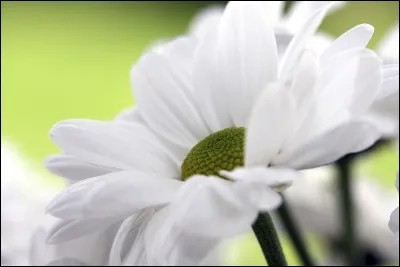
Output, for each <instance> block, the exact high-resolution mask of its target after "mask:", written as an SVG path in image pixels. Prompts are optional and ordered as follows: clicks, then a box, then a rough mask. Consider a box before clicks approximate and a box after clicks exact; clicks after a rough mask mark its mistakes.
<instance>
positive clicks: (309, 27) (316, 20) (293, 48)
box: [279, 1, 333, 79]
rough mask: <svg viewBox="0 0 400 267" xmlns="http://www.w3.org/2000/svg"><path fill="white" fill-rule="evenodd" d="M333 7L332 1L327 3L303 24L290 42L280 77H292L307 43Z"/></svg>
mask: <svg viewBox="0 0 400 267" xmlns="http://www.w3.org/2000/svg"><path fill="white" fill-rule="evenodd" d="M332 5H333V3H332V1H326V3H325V4H323V5H322V7H321V8H319V9H318V10H316V11H314V12H313V13H312V16H310V17H309V18H308V19H307V20H306V22H305V23H304V24H301V25H302V27H301V29H300V30H299V32H298V33H296V35H295V36H294V38H293V39H292V41H291V42H290V44H289V47H288V49H287V50H286V52H285V54H284V56H283V58H282V62H281V66H280V69H279V76H282V75H285V76H284V77H283V79H286V78H287V77H286V75H289V76H290V75H291V72H292V70H293V68H294V66H295V65H296V64H297V61H298V60H299V58H300V56H301V54H302V52H303V50H304V47H305V46H306V45H307V42H310V41H311V37H312V36H313V34H314V33H315V32H316V30H317V28H318V27H319V25H320V24H321V22H322V20H323V19H324V17H325V15H326V12H327V11H328V9H329V8H330V7H332Z"/></svg>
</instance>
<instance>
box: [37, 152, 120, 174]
mask: <svg viewBox="0 0 400 267" xmlns="http://www.w3.org/2000/svg"><path fill="white" fill-rule="evenodd" d="M44 164H45V166H46V168H47V169H48V170H49V171H50V172H51V173H53V174H55V175H58V176H60V177H63V178H66V179H70V180H82V179H86V178H91V177H95V176H100V175H104V174H107V173H110V172H114V171H118V169H116V168H111V167H105V166H100V165H95V164H91V163H87V162H84V161H82V160H79V159H78V158H76V157H73V156H70V155H66V154H58V155H53V156H51V157H48V158H47V159H46V161H45V163H44Z"/></svg>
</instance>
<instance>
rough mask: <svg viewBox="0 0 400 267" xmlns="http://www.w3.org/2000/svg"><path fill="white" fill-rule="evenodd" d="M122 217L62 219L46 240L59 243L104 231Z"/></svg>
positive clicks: (49, 242)
mask: <svg viewBox="0 0 400 267" xmlns="http://www.w3.org/2000/svg"><path fill="white" fill-rule="evenodd" d="M121 220H122V218H106V219H94V220H61V221H60V222H58V223H56V224H55V225H54V226H53V227H52V228H51V229H50V230H49V232H48V235H47V239H46V242H47V243H48V244H59V243H63V242H66V241H70V240H73V239H76V238H79V237H82V236H86V235H89V234H93V233H96V232H99V231H102V230H103V231H104V230H105V229H107V228H108V227H110V226H111V225H113V224H115V223H117V222H120V221H121Z"/></svg>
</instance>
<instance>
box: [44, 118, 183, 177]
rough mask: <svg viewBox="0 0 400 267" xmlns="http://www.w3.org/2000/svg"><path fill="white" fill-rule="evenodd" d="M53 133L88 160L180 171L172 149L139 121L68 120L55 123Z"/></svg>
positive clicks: (174, 173) (66, 147) (59, 142)
mask: <svg viewBox="0 0 400 267" xmlns="http://www.w3.org/2000/svg"><path fill="white" fill-rule="evenodd" d="M50 136H51V137H52V139H53V141H54V142H55V143H56V144H57V145H58V146H60V147H61V148H62V149H63V150H64V151H65V153H66V154H69V155H73V156H75V157H77V158H79V159H81V160H83V161H85V162H89V163H92V164H96V165H100V166H106V167H111V168H114V169H115V168H116V169H123V170H129V169H134V168H140V169H142V170H146V171H149V172H153V173H159V174H163V175H165V176H167V177H176V176H177V175H178V169H177V168H178V166H177V165H176V164H175V161H174V159H173V158H174V155H171V154H170V153H171V152H172V151H168V150H167V149H165V148H164V147H163V145H162V144H161V143H160V142H159V141H158V139H157V138H156V137H155V136H154V135H153V134H152V132H150V131H149V130H148V129H146V128H145V127H144V126H142V125H140V124H133V123H132V124H129V125H121V124H118V123H115V122H102V121H93V120H67V121H63V122H59V123H57V124H56V125H55V126H53V128H52V129H51V130H50ZM137 151H140V153H137Z"/></svg>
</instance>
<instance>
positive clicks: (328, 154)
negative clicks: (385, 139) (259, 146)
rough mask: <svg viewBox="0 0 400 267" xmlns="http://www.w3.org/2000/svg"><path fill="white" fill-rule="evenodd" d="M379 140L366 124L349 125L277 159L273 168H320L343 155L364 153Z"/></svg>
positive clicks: (374, 131) (349, 123) (337, 128)
mask: <svg viewBox="0 0 400 267" xmlns="http://www.w3.org/2000/svg"><path fill="white" fill-rule="evenodd" d="M380 137H381V134H380V132H379V131H378V130H377V129H376V128H375V127H373V126H372V125H370V124H369V123H366V122H363V121H350V122H348V123H345V124H342V125H340V126H338V127H336V128H335V129H333V130H331V131H329V132H327V133H324V134H322V135H320V136H318V137H316V138H314V139H313V140H311V141H310V142H309V143H308V144H306V145H304V146H301V147H300V148H298V149H296V150H295V151H293V152H288V153H287V154H284V155H281V156H280V157H278V158H277V159H276V161H275V162H274V165H276V166H285V167H291V168H295V169H311V168H315V167H320V166H323V165H326V164H329V163H332V162H334V161H336V160H337V159H339V158H340V157H342V156H344V155H346V154H350V153H355V152H359V151H362V150H364V149H367V148H368V147H370V146H371V145H373V144H374V143H375V142H376V141H377V140H378V139H379V138H380Z"/></svg>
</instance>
